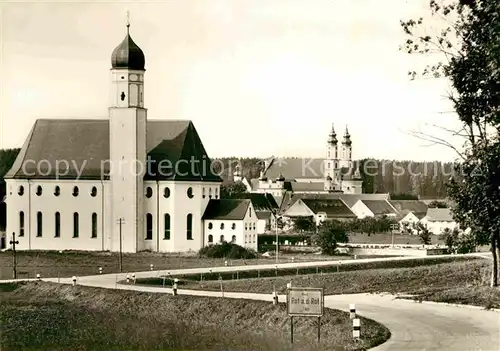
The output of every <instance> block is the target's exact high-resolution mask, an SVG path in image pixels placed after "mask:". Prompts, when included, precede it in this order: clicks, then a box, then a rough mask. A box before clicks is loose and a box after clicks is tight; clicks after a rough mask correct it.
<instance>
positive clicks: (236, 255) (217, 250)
mask: <svg viewBox="0 0 500 351" xmlns="http://www.w3.org/2000/svg"><path fill="white" fill-rule="evenodd" d="M198 255H199V256H200V257H205V258H229V259H252V258H256V257H257V254H256V253H255V252H254V251H253V250H250V249H247V248H244V247H241V246H239V245H236V244H233V243H227V242H223V243H222V244H215V245H209V246H205V247H203V248H201V249H200V251H199V252H198Z"/></svg>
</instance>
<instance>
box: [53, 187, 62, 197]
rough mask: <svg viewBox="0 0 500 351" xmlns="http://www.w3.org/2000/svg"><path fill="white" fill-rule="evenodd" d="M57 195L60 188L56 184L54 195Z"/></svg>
mask: <svg viewBox="0 0 500 351" xmlns="http://www.w3.org/2000/svg"><path fill="white" fill-rule="evenodd" d="M59 195H61V188H60V187H59V185H56V187H55V188H54V196H59Z"/></svg>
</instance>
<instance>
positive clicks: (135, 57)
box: [111, 23, 146, 71]
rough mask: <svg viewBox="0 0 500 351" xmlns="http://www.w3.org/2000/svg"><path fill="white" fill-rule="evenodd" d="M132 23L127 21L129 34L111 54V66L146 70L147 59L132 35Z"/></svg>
mask: <svg viewBox="0 0 500 351" xmlns="http://www.w3.org/2000/svg"><path fill="white" fill-rule="evenodd" d="M129 28H130V23H127V36H126V37H125V39H123V41H122V42H121V43H120V45H118V46H117V47H116V48H115V49H114V50H113V53H112V54H111V67H112V68H113V69H130V70H136V71H145V69H144V65H145V62H146V59H145V58H144V53H143V52H142V50H141V48H140V47H138V46H137V44H136V43H134V41H133V40H132V38H131V37H130V31H129Z"/></svg>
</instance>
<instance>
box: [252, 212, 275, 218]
mask: <svg viewBox="0 0 500 351" xmlns="http://www.w3.org/2000/svg"><path fill="white" fill-rule="evenodd" d="M255 214H256V215H257V218H258V219H269V218H271V215H272V212H271V211H255Z"/></svg>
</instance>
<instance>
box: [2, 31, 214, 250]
mask: <svg viewBox="0 0 500 351" xmlns="http://www.w3.org/2000/svg"><path fill="white" fill-rule="evenodd" d="M129 26H130V25H129V24H127V34H126V36H125V39H124V40H123V41H122V42H121V43H120V44H119V45H118V46H117V47H116V48H115V50H114V51H113V53H112V55H111V82H110V83H111V92H112V103H111V106H110V108H109V110H108V116H107V117H105V118H100V119H90V118H89V119H38V120H37V121H36V122H35V124H34V126H33V128H32V129H31V131H30V132H29V134H28V136H27V138H26V141H25V143H24V145H23V147H22V149H21V151H20V153H19V155H18V157H17V159H16V160H15V162H14V164H13V166H12V168H11V169H10V170H9V171H8V172H7V174H6V175H5V180H6V187H7V219H8V220H7V226H8V228H7V230H8V232H9V233H13V232H15V233H16V235H17V239H18V240H19V244H18V245H17V249H18V250H97V251H124V252H137V251H143V250H150V251H155V252H184V251H196V250H198V249H200V248H201V247H203V245H204V244H205V243H206V241H207V240H206V238H205V233H204V226H203V219H202V217H203V215H204V213H205V209H206V208H207V205H208V204H209V201H210V200H211V199H212V200H215V199H218V197H219V188H220V183H221V181H222V179H221V178H220V177H219V175H217V174H215V173H214V172H213V171H212V168H211V161H210V158H209V157H208V154H207V152H206V150H205V148H204V146H203V143H202V142H201V139H200V137H199V135H198V133H197V131H196V129H195V127H194V125H193V123H192V122H191V121H183V120H150V119H148V118H147V110H146V108H145V106H144V85H145V81H144V77H145V62H146V61H145V55H144V53H143V51H142V50H141V49H140V48H139V47H138V46H137V45H136V44H135V42H134V41H133V40H132V38H131V36H130V33H129Z"/></svg>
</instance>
